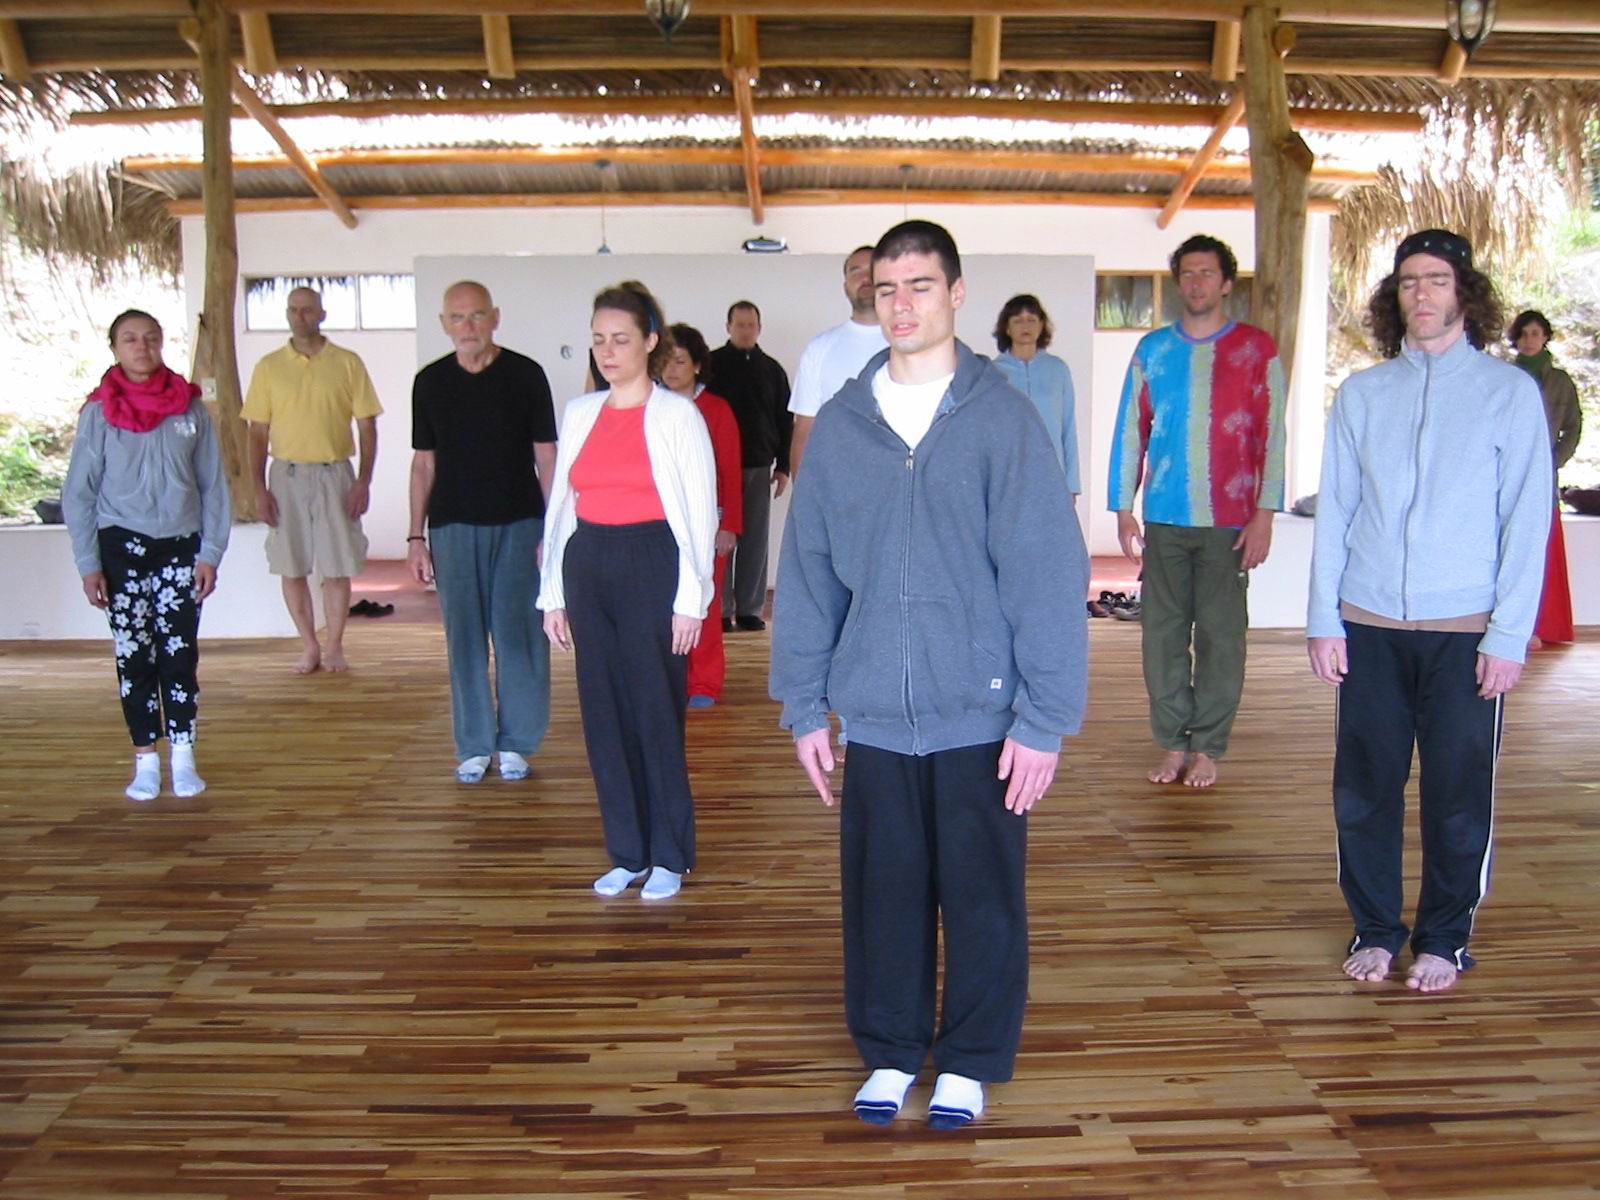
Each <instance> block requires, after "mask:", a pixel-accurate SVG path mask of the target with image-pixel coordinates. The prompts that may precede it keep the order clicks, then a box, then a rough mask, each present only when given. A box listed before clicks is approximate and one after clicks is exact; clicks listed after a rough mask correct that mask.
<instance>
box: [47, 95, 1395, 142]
mask: <svg viewBox="0 0 1600 1200" xmlns="http://www.w3.org/2000/svg"><path fill="white" fill-rule="evenodd" d="M1224 107H1225V106H1223V105H1219V104H1132V103H1118V102H1116V101H1093V100H1084V101H1065V100H993V99H967V98H961V97H952V98H931V97H917V98H895V97H873V96H777V97H769V98H764V99H763V100H762V102H761V111H762V113H763V114H764V115H768V116H786V115H789V114H793V113H810V114H813V115H817V116H833V117H840V116H872V115H876V114H887V115H892V116H904V117H912V118H929V117H980V118H985V119H991V120H1019V121H1022V120H1029V121H1050V122H1055V123H1066V124H1101V123H1111V124H1118V125H1178V126H1214V125H1215V124H1216V123H1217V118H1218V117H1220V116H1221V115H1222V113H1223V111H1224ZM271 111H272V113H273V114H274V115H275V116H277V117H279V118H280V119H290V118H294V117H350V118H354V119H376V118H381V117H389V116H419V115H421V116H426V115H435V116H481V115H485V114H493V115H500V116H506V115H513V114H518V113H554V114H558V115H565V116H614V117H621V116H637V117H701V116H713V117H732V116H736V115H737V108H736V106H735V102H734V100H733V98H732V97H728V98H727V99H712V98H705V97H698V96H547V97H538V98H532V97H491V96H483V97H469V98H466V99H460V100H432V99H430V100H416V99H411V98H406V99H396V100H339V101H318V102H314V103H309V104H288V105H275V106H273V107H272V109H271ZM236 115H238V114H236ZM1291 115H1292V116H1293V118H1294V123H1295V125H1296V126H1297V127H1298V128H1301V129H1308V130H1316V131H1318V132H1322V133H1420V132H1422V129H1423V126H1424V120H1423V117H1422V116H1421V114H1419V113H1407V112H1357V111H1350V110H1341V109H1327V108H1296V109H1293V110H1291ZM199 119H200V110H199V109H198V108H195V107H172V108H159V109H111V110H108V111H104V112H77V113H73V114H72V115H71V116H70V117H69V118H68V121H69V123H71V124H73V125H153V124H162V123H165V122H170V121H197V120H199Z"/></svg>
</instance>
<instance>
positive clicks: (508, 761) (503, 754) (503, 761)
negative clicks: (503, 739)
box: [500, 750, 530, 779]
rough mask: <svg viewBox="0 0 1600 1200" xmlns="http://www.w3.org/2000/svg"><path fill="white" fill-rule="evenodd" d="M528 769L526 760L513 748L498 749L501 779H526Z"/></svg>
mask: <svg viewBox="0 0 1600 1200" xmlns="http://www.w3.org/2000/svg"><path fill="white" fill-rule="evenodd" d="M529 770H530V768H529V766H528V760H527V759H525V758H523V757H522V755H520V754H518V753H517V752H516V751H515V750H502V751H500V778H501V779H526V778H527V777H528V771H529Z"/></svg>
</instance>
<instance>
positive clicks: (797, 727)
mask: <svg viewBox="0 0 1600 1200" xmlns="http://www.w3.org/2000/svg"><path fill="white" fill-rule="evenodd" d="M784 724H785V725H787V726H788V729H789V732H790V733H792V734H794V736H795V738H796V740H798V739H800V738H803V737H805V735H806V734H808V733H815V732H816V731H817V730H819V729H827V728H828V714H827V713H825V712H813V713H807V714H806V715H804V716H797V717H795V718H793V719H792V720H791V719H790V718H789V714H787V713H785V714H784Z"/></svg>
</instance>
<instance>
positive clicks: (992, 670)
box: [911, 597, 1017, 717]
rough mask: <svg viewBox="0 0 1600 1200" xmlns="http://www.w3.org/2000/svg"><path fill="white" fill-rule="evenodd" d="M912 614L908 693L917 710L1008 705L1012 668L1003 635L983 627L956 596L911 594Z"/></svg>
mask: <svg viewBox="0 0 1600 1200" xmlns="http://www.w3.org/2000/svg"><path fill="white" fill-rule="evenodd" d="M911 615H912V622H911V628H912V630H913V640H912V645H911V692H912V702H913V704H914V706H915V709H916V711H917V712H918V713H934V714H937V715H938V716H941V717H957V716H961V715H963V714H965V713H971V712H998V711H1002V710H1005V709H1009V708H1010V707H1011V702H1012V700H1013V698H1014V697H1015V694H1016V685H1017V672H1016V667H1015V665H1014V664H1013V662H1012V661H1011V652H1010V639H1009V638H1008V637H1005V636H1003V635H1002V634H1000V633H999V632H998V631H995V630H989V629H986V628H982V627H981V622H979V621H977V619H976V617H975V616H969V614H968V613H967V611H966V608H965V606H964V605H962V603H961V602H960V601H959V600H957V599H955V598H945V597H920V598H914V599H913V600H912V601H911Z"/></svg>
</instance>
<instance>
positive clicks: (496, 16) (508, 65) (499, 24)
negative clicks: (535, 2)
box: [483, 13, 517, 79]
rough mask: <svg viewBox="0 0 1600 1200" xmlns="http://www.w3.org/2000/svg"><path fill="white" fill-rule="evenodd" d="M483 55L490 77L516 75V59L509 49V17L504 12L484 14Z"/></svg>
mask: <svg viewBox="0 0 1600 1200" xmlns="http://www.w3.org/2000/svg"><path fill="white" fill-rule="evenodd" d="M483 57H484V62H485V64H486V65H487V66H488V68H489V78H490V79H515V78H516V77H517V60H516V56H515V55H514V54H513V53H512V49H511V18H510V17H508V16H506V15H505V14H504V13H485V14H484V18H483Z"/></svg>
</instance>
